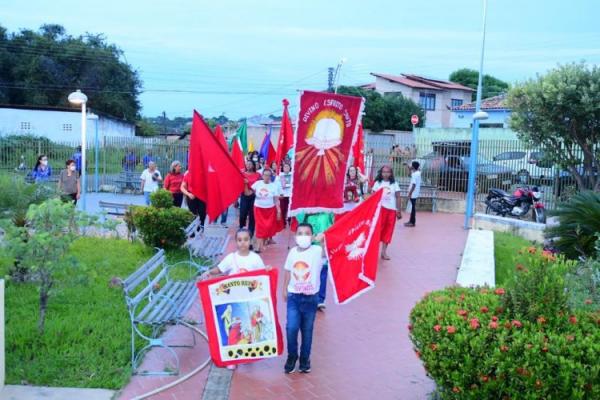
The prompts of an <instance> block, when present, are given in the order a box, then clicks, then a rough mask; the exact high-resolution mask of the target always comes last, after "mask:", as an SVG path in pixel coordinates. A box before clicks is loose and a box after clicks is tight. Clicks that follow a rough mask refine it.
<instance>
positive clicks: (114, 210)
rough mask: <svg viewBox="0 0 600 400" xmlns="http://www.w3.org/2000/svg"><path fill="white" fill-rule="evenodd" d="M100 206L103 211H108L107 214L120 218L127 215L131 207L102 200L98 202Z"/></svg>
mask: <svg viewBox="0 0 600 400" xmlns="http://www.w3.org/2000/svg"><path fill="white" fill-rule="evenodd" d="M98 205H99V206H100V208H101V209H102V210H103V211H106V213H107V214H109V215H117V216H120V217H122V216H124V215H125V213H126V212H127V209H128V208H129V207H130V206H131V204H124V203H112V202H110V201H104V200H100V201H99V202H98Z"/></svg>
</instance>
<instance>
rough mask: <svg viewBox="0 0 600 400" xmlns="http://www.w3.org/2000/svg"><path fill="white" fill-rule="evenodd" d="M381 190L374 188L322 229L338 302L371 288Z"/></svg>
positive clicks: (375, 273) (375, 258)
mask: <svg viewBox="0 0 600 400" xmlns="http://www.w3.org/2000/svg"><path fill="white" fill-rule="evenodd" d="M382 193H383V189H382V190H378V191H377V192H376V193H375V194H373V195H372V196H370V197H369V198H368V199H367V200H365V201H363V202H362V203H361V204H359V205H358V206H356V208H354V209H353V210H352V211H350V212H348V213H347V214H345V215H344V216H343V217H341V218H339V219H338V220H337V221H336V222H335V223H334V224H333V225H332V226H331V227H330V228H329V229H328V230H327V231H325V234H324V236H325V251H326V253H327V258H328V260H329V270H330V274H329V277H330V280H331V284H332V286H333V291H334V294H335V301H336V303H338V304H344V303H347V302H349V301H351V300H353V299H355V298H356V297H358V296H360V295H361V294H363V293H364V292H366V291H368V290H370V289H372V288H374V287H375V278H376V277H377V263H378V261H379V240H380V236H381V221H380V218H379V213H380V210H381V199H382Z"/></svg>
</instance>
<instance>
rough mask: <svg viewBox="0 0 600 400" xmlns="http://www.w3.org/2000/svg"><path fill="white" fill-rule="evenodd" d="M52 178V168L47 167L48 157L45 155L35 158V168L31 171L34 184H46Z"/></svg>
mask: <svg viewBox="0 0 600 400" xmlns="http://www.w3.org/2000/svg"><path fill="white" fill-rule="evenodd" d="M51 176H52V167H51V166H50V165H48V157H47V156H46V155H45V154H42V155H40V156H39V157H38V158H37V162H36V163H35V167H33V171H31V177H32V178H33V181H34V182H35V183H41V182H48V181H49V180H50V177H51Z"/></svg>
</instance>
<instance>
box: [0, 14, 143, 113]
mask: <svg viewBox="0 0 600 400" xmlns="http://www.w3.org/2000/svg"><path fill="white" fill-rule="evenodd" d="M122 55H123V52H122V51H121V50H120V49H119V48H118V47H117V46H115V45H114V44H109V43H107V41H106V39H105V38H104V36H102V35H100V34H90V33H88V34H85V35H81V36H77V37H74V36H71V35H68V34H67V33H66V31H65V29H64V28H63V27H62V26H60V25H49V24H47V25H42V26H41V27H40V29H39V30H38V31H37V32H36V31H32V30H28V29H23V30H21V31H19V32H17V33H7V31H6V29H5V28H3V27H1V26H0V101H2V102H3V103H9V104H25V105H41V106H67V105H68V101H67V96H68V95H69V93H70V92H71V91H73V90H75V89H81V90H82V91H83V92H85V94H86V95H87V96H88V106H89V107H90V108H93V109H95V110H98V111H103V112H106V113H108V114H111V115H114V116H116V117H119V118H124V119H127V120H130V121H133V120H135V119H137V118H138V117H139V111H140V103H139V100H138V95H139V93H140V90H141V87H142V82H141V80H140V79H139V76H138V73H137V71H135V70H134V69H133V68H132V67H131V66H130V65H129V64H127V63H126V62H125V61H123V60H121V58H122Z"/></svg>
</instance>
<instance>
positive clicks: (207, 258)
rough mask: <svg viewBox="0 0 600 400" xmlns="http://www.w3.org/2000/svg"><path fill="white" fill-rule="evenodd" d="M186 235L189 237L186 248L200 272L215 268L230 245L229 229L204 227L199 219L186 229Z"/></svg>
mask: <svg viewBox="0 0 600 400" xmlns="http://www.w3.org/2000/svg"><path fill="white" fill-rule="evenodd" d="M185 235H186V237H187V241H186V244H185V247H187V248H188V251H189V253H190V262H191V263H193V264H194V265H195V266H196V268H198V271H199V272H202V270H204V269H206V268H210V267H212V266H214V265H215V264H216V262H217V259H218V258H219V257H220V256H222V255H223V253H224V252H225V249H226V248H227V244H228V243H229V235H228V230H227V228H223V227H220V226H207V227H203V226H202V225H201V224H200V218H198V217H196V218H195V219H194V220H193V221H192V222H191V223H190V225H189V226H188V227H187V228H185ZM196 259H202V261H200V262H197V261H196Z"/></svg>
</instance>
